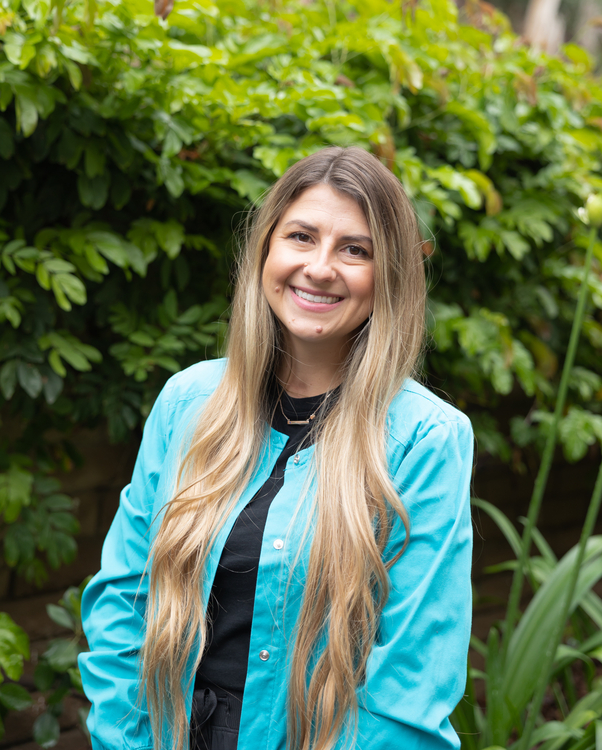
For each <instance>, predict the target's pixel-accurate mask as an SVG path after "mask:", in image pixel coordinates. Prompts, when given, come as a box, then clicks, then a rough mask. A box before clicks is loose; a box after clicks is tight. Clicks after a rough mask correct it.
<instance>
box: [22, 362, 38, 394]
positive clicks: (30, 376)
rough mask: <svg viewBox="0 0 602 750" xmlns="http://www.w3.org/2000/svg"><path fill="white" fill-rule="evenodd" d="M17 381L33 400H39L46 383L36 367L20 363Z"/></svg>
mask: <svg viewBox="0 0 602 750" xmlns="http://www.w3.org/2000/svg"><path fill="white" fill-rule="evenodd" d="M17 379H18V381H19V385H20V386H21V388H23V390H24V391H25V393H27V395H28V396H30V397H31V398H37V397H38V396H39V395H40V393H41V392H42V387H43V385H44V382H43V380H42V376H41V374H40V371H39V370H38V368H37V367H36V366H35V365H32V364H30V363H25V362H19V364H18V366H17Z"/></svg>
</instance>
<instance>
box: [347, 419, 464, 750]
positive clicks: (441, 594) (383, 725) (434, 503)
mask: <svg viewBox="0 0 602 750" xmlns="http://www.w3.org/2000/svg"><path fill="white" fill-rule="evenodd" d="M472 456H473V435H472V429H471V427H470V422H469V421H468V419H467V418H466V417H464V416H463V415H459V417H458V419H457V420H454V421H449V422H445V423H443V424H439V425H436V426H434V427H432V428H431V429H430V430H429V431H428V432H427V433H426V435H425V436H424V437H422V438H421V439H420V440H418V442H417V443H415V444H414V445H413V446H412V447H411V448H410V450H409V451H408V452H407V453H406V455H405V457H404V458H403V460H402V461H401V464H400V465H399V468H398V470H397V472H396V475H395V482H396V486H397V488H398V490H399V494H400V497H401V499H402V501H403V502H404V505H405V507H406V510H407V511H408V514H409V518H410V541H409V544H408V546H407V548H406V550H405V551H404V553H403V555H402V556H401V557H400V558H399V559H398V560H397V561H396V562H395V563H394V565H393V566H392V568H391V569H390V571H389V573H390V578H391V589H390V595H389V598H388V600H387V602H386V605H385V607H384V610H383V612H382V615H381V622H380V627H379V635H378V639H377V643H376V644H375V647H374V648H373V650H372V652H371V654H370V657H369V661H368V665H367V675H366V683H365V687H363V688H362V689H361V690H360V693H359V703H360V711H359V720H358V734H357V743H356V744H354V745H353V747H355V748H357V750H360V749H361V750H368V748H369V750H390V748H393V747H395V748H403V750H453V749H455V748H458V747H459V746H460V741H459V738H458V736H457V734H456V733H455V731H454V730H453V728H452V726H451V723H450V721H449V715H450V714H451V712H452V711H453V710H454V708H455V707H456V705H457V703H458V702H459V700H460V698H461V697H462V694H463V692H464V688H465V684H466V663H467V652H468V643H469V638H470V625H471V584H470V570H471V557H472V555H471V552H472V525H471V517H470V497H469V495H470V493H469V488H470V479H471V473H472ZM404 536H405V535H404V533H403V532H402V533H398V534H396V535H395V536H394V537H392V539H391V542H390V549H389V550H388V553H390V554H395V553H396V552H398V551H399V550H400V549H401V544H402V543H403V538H404Z"/></svg>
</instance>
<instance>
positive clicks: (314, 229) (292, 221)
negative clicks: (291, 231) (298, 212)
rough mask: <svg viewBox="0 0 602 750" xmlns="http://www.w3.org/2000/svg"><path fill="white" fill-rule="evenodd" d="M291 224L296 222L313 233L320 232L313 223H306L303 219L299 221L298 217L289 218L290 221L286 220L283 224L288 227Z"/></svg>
mask: <svg viewBox="0 0 602 750" xmlns="http://www.w3.org/2000/svg"><path fill="white" fill-rule="evenodd" d="M291 224H296V225H297V226H298V227H302V228H303V229H307V231H308V232H313V233H314V234H320V230H319V229H318V227H314V225H313V224H308V223H307V222H305V221H300V220H299V219H291V221H287V222H286V224H285V225H284V226H285V227H288V226H290V225H291ZM283 228H284V227H283Z"/></svg>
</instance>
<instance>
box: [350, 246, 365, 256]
mask: <svg viewBox="0 0 602 750" xmlns="http://www.w3.org/2000/svg"><path fill="white" fill-rule="evenodd" d="M345 250H346V252H347V255H351V257H352V258H367V257H368V253H367V252H366V250H364V248H363V247H360V246H359V245H347V247H346V248H345Z"/></svg>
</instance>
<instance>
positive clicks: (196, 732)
mask: <svg viewBox="0 0 602 750" xmlns="http://www.w3.org/2000/svg"><path fill="white" fill-rule="evenodd" d="M241 711H242V695H241V694H233V693H226V692H224V691H222V690H218V689H217V688H213V689H212V688H202V689H197V690H195V691H194V693H193V696H192V715H191V717H190V750H236V745H237V743H238V728H239V726H240V714H241Z"/></svg>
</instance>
